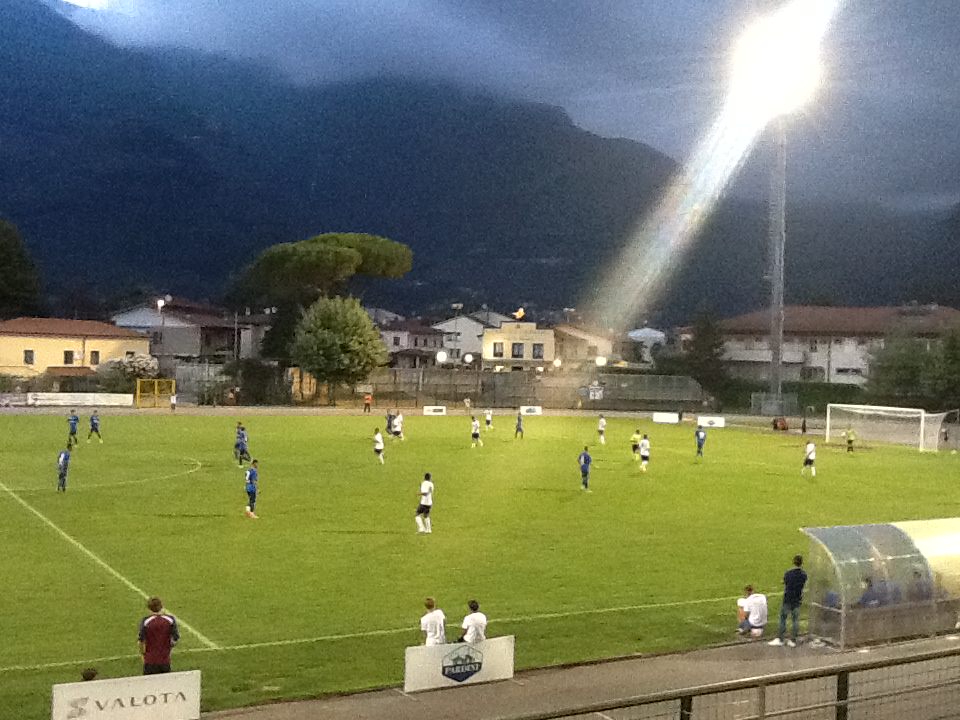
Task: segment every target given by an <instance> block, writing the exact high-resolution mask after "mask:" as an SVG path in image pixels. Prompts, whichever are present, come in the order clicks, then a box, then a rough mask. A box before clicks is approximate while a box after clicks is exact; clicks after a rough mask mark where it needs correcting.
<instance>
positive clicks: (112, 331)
mask: <svg viewBox="0 0 960 720" xmlns="http://www.w3.org/2000/svg"><path fill="white" fill-rule="evenodd" d="M0 335H36V336H48V337H95V338H137V339H143V338H144V336H143V335H141V334H140V333H138V332H134V331H133V330H128V329H127V328H121V327H117V326H116V325H111V324H110V323H105V322H100V321H98V320H68V319H66V318H34V317H20V318H16V319H14V320H5V321H3V322H0Z"/></svg>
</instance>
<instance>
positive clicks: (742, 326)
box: [720, 305, 960, 385]
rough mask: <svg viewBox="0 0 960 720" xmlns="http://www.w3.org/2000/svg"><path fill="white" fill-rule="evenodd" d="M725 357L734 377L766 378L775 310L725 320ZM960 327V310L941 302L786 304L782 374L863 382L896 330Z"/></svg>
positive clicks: (934, 332)
mask: <svg viewBox="0 0 960 720" xmlns="http://www.w3.org/2000/svg"><path fill="white" fill-rule="evenodd" d="M720 327H721V330H722V332H723V337H724V361H725V363H726V366H727V370H728V372H729V373H730V375H732V376H733V377H739V378H744V379H749V380H767V379H769V373H770V359H771V349H770V311H769V310H758V311H756V312H752V313H747V314H746V315H739V316H737V317H733V318H728V319H726V320H722V321H720ZM956 327H960V311H958V310H955V309H953V308H949V307H942V306H938V305H907V306H901V307H869V308H856V307H822V306H808V305H790V306H787V307H785V308H784V322H783V379H784V380H785V381H796V380H810V381H817V382H829V383H845V384H853V385H862V384H864V383H865V382H866V380H867V376H868V374H869V369H870V356H871V353H873V352H875V351H876V350H877V349H878V348H881V347H883V339H884V337H885V336H887V335H889V334H890V333H892V332H895V331H898V332H904V333H909V334H911V335H913V336H915V337H923V338H930V339H931V340H933V339H935V338H938V337H939V336H941V335H942V334H943V333H944V332H945V331H947V330H950V329H951V328H956Z"/></svg>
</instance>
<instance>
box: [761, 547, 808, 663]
mask: <svg viewBox="0 0 960 720" xmlns="http://www.w3.org/2000/svg"><path fill="white" fill-rule="evenodd" d="M802 566H803V556H802V555H795V556H794V558H793V567H792V568H791V569H790V570H787V572H785V573H784V575H783V604H782V605H780V631H779V633H778V635H777V637H775V638H774V639H773V640H771V641H770V642H769V644H770V645H773V646H774V647H777V646H780V645H783V644H784V643H783V636H784V635H786V634H787V615H788V614H789V615H790V617H791V618H792V620H793V637H792V638H791V639H789V640H787V643H786V644H787V645H788V646H789V647H796V646H797V635H798V634H799V626H800V603H801V601H802V600H803V586H804V585H806V584H807V574H806V573H805V572H804V571H803V567H802Z"/></svg>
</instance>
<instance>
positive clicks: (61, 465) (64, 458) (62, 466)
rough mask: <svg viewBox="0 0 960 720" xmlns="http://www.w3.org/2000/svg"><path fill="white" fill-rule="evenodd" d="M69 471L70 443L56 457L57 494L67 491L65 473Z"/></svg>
mask: <svg viewBox="0 0 960 720" xmlns="http://www.w3.org/2000/svg"><path fill="white" fill-rule="evenodd" d="M69 469H70V443H69V442H68V443H67V447H66V449H65V450H61V451H60V454H59V455H58V456H57V492H66V491H67V471H68V470H69Z"/></svg>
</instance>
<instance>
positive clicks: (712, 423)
mask: <svg viewBox="0 0 960 720" xmlns="http://www.w3.org/2000/svg"><path fill="white" fill-rule="evenodd" d="M697 425H703V427H714V428H722V427H726V426H727V421H726V419H725V418H723V417H720V416H719V415H701V416H700V417H698V418H697Z"/></svg>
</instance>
